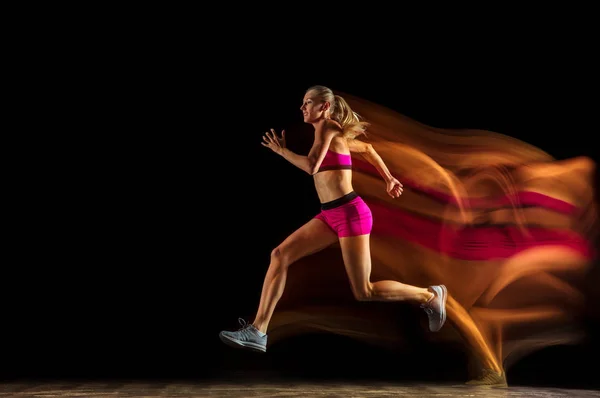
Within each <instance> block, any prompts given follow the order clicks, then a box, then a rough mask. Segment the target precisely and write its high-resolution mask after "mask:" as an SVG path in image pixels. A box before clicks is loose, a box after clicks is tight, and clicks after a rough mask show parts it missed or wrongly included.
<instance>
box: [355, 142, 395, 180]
mask: <svg viewBox="0 0 600 398" xmlns="http://www.w3.org/2000/svg"><path fill="white" fill-rule="evenodd" d="M348 147H349V148H350V152H354V153H358V154H360V155H361V156H362V157H363V158H365V160H366V161H367V162H369V163H371V164H372V165H373V166H375V168H376V169H377V171H378V172H379V174H380V175H381V177H382V178H383V179H384V180H385V181H386V182H387V181H389V180H390V179H391V178H394V177H393V176H392V173H390V171H389V170H388V168H387V166H386V165H385V163H384V161H383V159H381V156H379V154H378V153H377V151H375V148H373V145H371V144H369V143H368V142H364V141H360V140H356V139H354V140H348Z"/></svg>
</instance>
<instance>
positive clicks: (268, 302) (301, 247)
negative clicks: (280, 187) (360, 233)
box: [220, 219, 338, 352]
mask: <svg viewBox="0 0 600 398" xmlns="http://www.w3.org/2000/svg"><path fill="white" fill-rule="evenodd" d="M337 239H338V237H337V235H336V234H335V233H334V232H333V231H332V230H331V229H330V228H329V226H327V224H325V222H323V221H321V220H318V219H312V220H310V221H309V222H307V223H306V224H304V225H303V226H302V227H300V228H299V229H297V230H296V231H295V232H294V233H292V234H291V235H290V236H288V237H287V238H286V239H285V240H284V241H283V242H282V243H281V244H280V245H279V246H277V247H276V248H275V249H274V250H273V251H272V252H271V263H270V264H269V269H268V270H267V275H266V276H265V280H264V282H263V288H262V294H261V297H260V303H259V306H258V311H257V312H256V316H255V318H254V322H252V324H251V325H244V327H243V328H242V329H240V330H238V331H237V332H228V331H222V332H221V333H220V337H221V340H222V341H223V342H224V343H226V344H229V345H231V346H234V347H238V348H249V349H252V350H256V351H261V352H264V351H266V344H267V336H266V332H267V329H268V327H269V322H270V320H271V317H272V316H273V311H274V310H275V307H276V305H277V302H278V301H279V299H280V298H281V295H282V294H283V291H284V288H285V282H286V279H287V270H288V267H289V266H290V265H292V264H293V263H294V262H296V261H298V260H299V259H300V258H302V257H304V256H307V255H309V254H313V253H316V252H318V251H320V250H323V249H325V248H326V247H328V246H330V245H332V244H333V243H335V242H336V241H337Z"/></svg>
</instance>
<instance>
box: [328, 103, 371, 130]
mask: <svg viewBox="0 0 600 398" xmlns="http://www.w3.org/2000/svg"><path fill="white" fill-rule="evenodd" d="M334 98H335V105H334V106H333V112H331V118H332V119H333V120H335V121H337V122H338V123H339V124H341V125H342V130H343V131H344V136H345V137H346V138H349V139H354V138H356V137H358V136H359V135H361V134H365V135H366V133H367V132H366V131H367V127H368V126H369V123H367V122H363V121H361V120H360V119H361V117H360V115H359V114H358V113H356V112H354V111H353V110H352V108H350V105H348V103H347V102H346V100H345V99H344V98H343V97H342V96H340V95H335V96H334Z"/></svg>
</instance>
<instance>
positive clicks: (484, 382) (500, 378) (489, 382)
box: [465, 369, 508, 387]
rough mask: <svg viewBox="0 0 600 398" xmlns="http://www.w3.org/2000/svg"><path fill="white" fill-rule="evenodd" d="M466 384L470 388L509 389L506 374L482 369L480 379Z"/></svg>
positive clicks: (477, 378)
mask: <svg viewBox="0 0 600 398" xmlns="http://www.w3.org/2000/svg"><path fill="white" fill-rule="evenodd" d="M465 384H467V385H470V386H490V387H508V383H507V382H506V374H505V373H504V372H497V371H495V370H493V369H482V370H481V374H480V375H479V376H478V377H476V378H475V379H473V380H470V381H468V382H466V383H465Z"/></svg>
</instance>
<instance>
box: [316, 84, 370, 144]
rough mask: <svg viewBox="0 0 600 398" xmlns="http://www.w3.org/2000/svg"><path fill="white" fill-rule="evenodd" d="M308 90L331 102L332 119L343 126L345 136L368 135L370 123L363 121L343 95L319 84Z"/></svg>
mask: <svg viewBox="0 0 600 398" xmlns="http://www.w3.org/2000/svg"><path fill="white" fill-rule="evenodd" d="M306 92H307V93H308V92H313V93H314V95H315V96H316V97H317V98H319V99H320V100H321V101H323V102H329V104H330V105H331V107H330V108H329V112H330V114H331V119H333V120H335V121H336V122H338V123H339V124H340V125H341V126H342V130H343V132H344V137H346V138H349V139H354V138H356V137H358V136H359V135H361V134H365V135H366V133H367V127H368V126H369V123H367V122H364V121H361V119H362V118H361V116H360V115H359V114H358V113H356V112H354V111H353V110H352V108H350V105H348V103H347V102H346V100H345V99H344V98H343V97H342V96H340V95H336V94H334V93H333V91H332V90H331V89H330V88H328V87H325V86H318V85H317V86H312V87H310V88H309V89H308V90H306Z"/></svg>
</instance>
